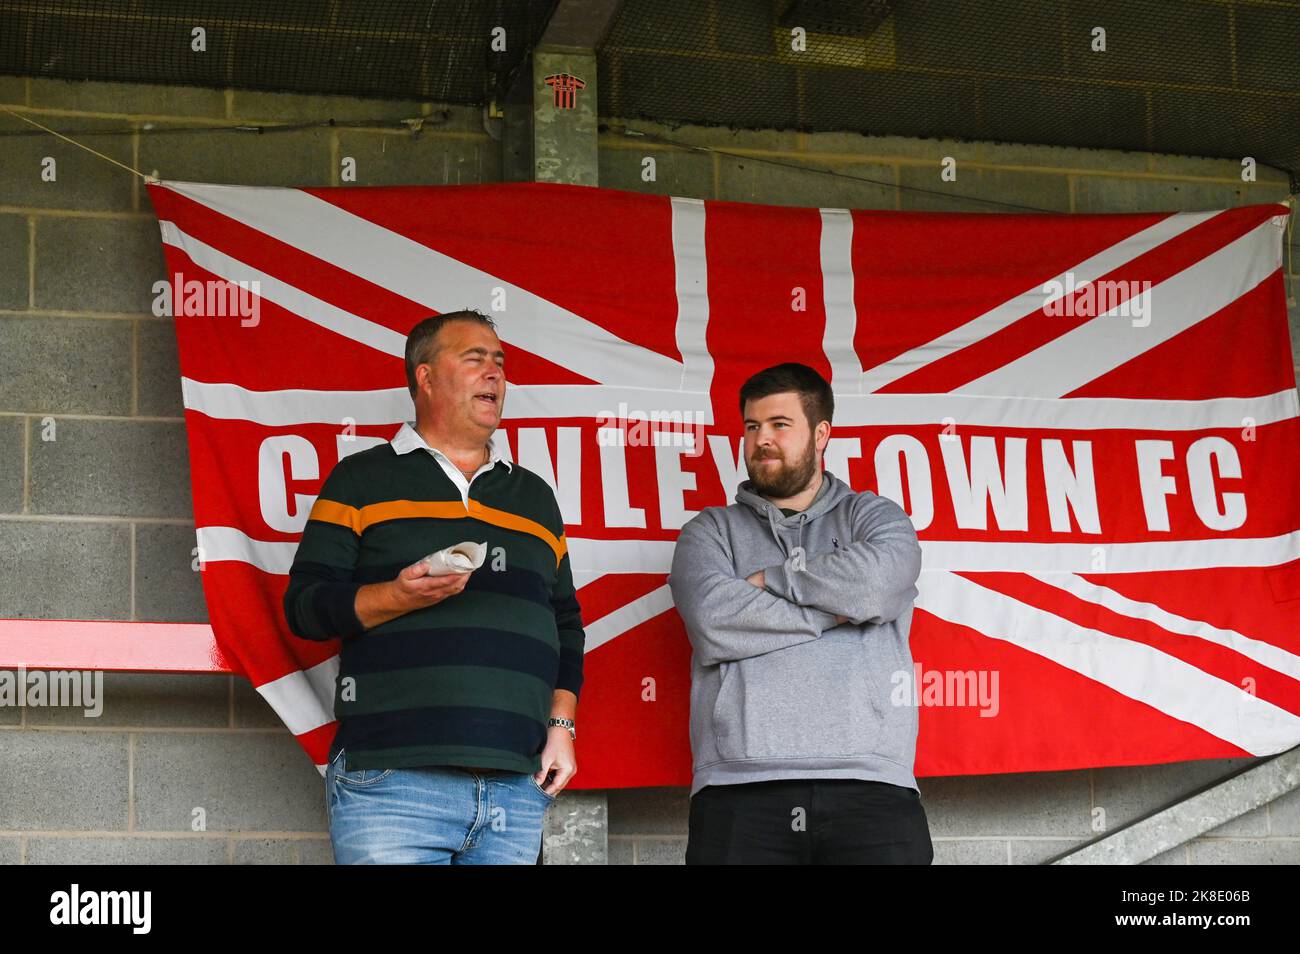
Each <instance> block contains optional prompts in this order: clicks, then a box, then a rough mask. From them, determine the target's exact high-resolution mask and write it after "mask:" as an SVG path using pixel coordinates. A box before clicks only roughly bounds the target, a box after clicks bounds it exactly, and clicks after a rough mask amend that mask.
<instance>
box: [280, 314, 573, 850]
mask: <svg viewBox="0 0 1300 954" xmlns="http://www.w3.org/2000/svg"><path fill="white" fill-rule="evenodd" d="M493 329H494V326H493V323H492V321H491V319H489V318H487V317H485V316H483V315H481V314H478V313H477V312H473V311H460V312H451V313H448V314H445V315H441V316H437V317H432V318H427V319H425V320H423V321H421V322H420V323H419V324H417V325H416V326H415V328H414V329H412V331H411V333H410V335H409V336H408V338H407V342H406V377H407V386H408V387H409V388H410V391H411V397H412V399H413V400H414V402H415V412H416V413H415V421H413V422H407V423H405V424H403V425H402V427H401V429H400V430H399V431H398V432H397V434H396V435H395V436H394V437H393V439H392V440H391V441H390V442H388V443H383V444H379V445H377V446H374V447H370V448H368V449H365V450H362V451H359V452H357V453H354V454H350V455H348V456H347V457H344V458H343V459H342V460H340V461H339V463H338V464H337V465H336V466H335V468H334V470H333V471H332V472H331V473H330V474H329V476H328V477H327V478H326V480H325V483H324V485H323V487H322V488H321V493H320V496H319V497H318V498H317V500H316V503H315V504H314V506H313V507H312V510H311V514H310V517H309V519H308V521H307V526H306V528H305V529H304V531H303V535H302V540H301V542H300V543H299V546H298V551H297V553H296V554H295V557H294V562H293V566H292V568H291V569H290V573H289V586H288V589H287V590H286V592H285V596H284V611H285V616H286V619H287V621H288V624H289V628H290V629H291V631H292V632H293V633H295V634H296V635H298V636H300V637H302V638H304V639H314V640H325V639H333V638H342V641H343V642H342V649H341V651H340V654H339V678H338V682H337V685H336V689H335V698H334V712H335V715H336V717H337V718H338V720H339V730H338V734H337V735H336V737H335V739H334V743H333V745H332V746H331V748H330V753H329V755H330V759H329V766H328V769H327V771H326V776H325V785H326V803H327V806H328V811H329V819H330V840H331V842H332V843H333V847H334V854H335V860H336V861H338V862H339V863H340V864H347V863H356V862H363V863H364V862H372V863H375V862H377V863H424V864H500V863H522V864H533V863H535V862H536V860H537V857H538V850H539V847H540V844H541V828H542V819H543V816H544V814H545V811H546V809H547V807H549V805H550V804H551V803H552V802H553V801H554V799H555V796H556V795H557V794H558V793H559V792H560V791H561V790H562V789H563V788H564V787H565V785H567V784H568V782H569V780H570V779H571V778H572V777H573V774H574V772H575V771H576V770H577V762H576V758H575V754H574V744H575V739H576V733H575V730H574V719H575V714H576V711H577V704H578V691H579V689H580V687H581V685H582V662H583V641H584V638H585V637H584V633H583V628H582V618H581V612H580V609H579V606H578V601H577V597H576V594H575V591H574V586H573V575H572V572H571V569H570V563H569V555H568V549H567V544H566V541H565V536H564V521H563V519H562V518H561V515H560V509H559V505H558V503H557V502H556V500H555V494H554V492H553V491H552V490H551V488H550V486H549V485H548V484H547V483H546V482H545V481H544V480H543V479H542V478H541V477H539V476H538V475H537V474H534V473H533V472H531V471H529V470H526V469H525V468H523V467H520V466H519V465H518V464H513V463H511V462H509V461H507V460H505V459H503V458H502V457H501V456H500V454H499V453H498V448H497V447H496V446H494V444H493V441H492V438H493V434H494V432H495V431H496V429H497V426H498V425H499V424H500V421H501V411H502V408H503V406H504V402H505V393H506V378H505V367H504V365H505V353H504V352H503V351H502V349H501V342H500V340H499V339H498V338H497V335H496V332H495V331H494V330H493ZM465 541H474V542H486V544H487V557H486V559H485V561H484V563H483V565H482V566H480V567H479V568H477V569H475V570H473V571H472V572H470V573H466V574H463V575H451V576H440V577H430V576H427V575H425V571H426V569H427V566H426V564H425V563H424V562H423V560H422V558H423V557H425V556H426V555H428V554H430V553H433V552H435V551H437V550H440V549H443V548H444V547H448V546H451V545H453V544H457V543H461V542H465Z"/></svg>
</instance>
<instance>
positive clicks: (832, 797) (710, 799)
mask: <svg viewBox="0 0 1300 954" xmlns="http://www.w3.org/2000/svg"><path fill="white" fill-rule="evenodd" d="M688 824H689V828H688V835H687V842H686V863H687V864H688V865H928V864H930V863H931V862H932V861H933V860H934V846H933V844H932V843H931V841H930V825H929V821H928V820H927V819H926V817H925V809H924V808H922V807H921V796H920V795H919V794H918V793H917V791H916V790H915V789H912V788H905V787H903V786H901V785H890V784H888V783H886V782H866V781H860V780H857V779H838V778H836V779H806V780H804V779H779V780H776V781H770V782H745V783H742V784H738V785H706V786H705V787H704V788H702V789H700V790H699V791H698V792H696V793H695V794H694V795H693V796H691V811H690V821H689V823H688Z"/></svg>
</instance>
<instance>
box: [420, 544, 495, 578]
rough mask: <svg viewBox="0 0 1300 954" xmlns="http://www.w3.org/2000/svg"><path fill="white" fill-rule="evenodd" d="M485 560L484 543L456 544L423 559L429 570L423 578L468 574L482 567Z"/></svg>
mask: <svg viewBox="0 0 1300 954" xmlns="http://www.w3.org/2000/svg"><path fill="white" fill-rule="evenodd" d="M486 558H487V544H486V543H471V542H469V541H466V542H465V543H458V544H456V545H455V546H454V547H447V549H445V550H439V551H438V552H437V553H430V554H429V555H428V556H427V557H425V558H424V559H425V561H426V562H427V563H428V565H429V569H428V570H427V571H426V572H425V574H424V575H425V576H447V575H448V574H451V573H470V572H472V571H474V570H477V569H478V568H479V567H481V566H482V565H483V561H484V559H486Z"/></svg>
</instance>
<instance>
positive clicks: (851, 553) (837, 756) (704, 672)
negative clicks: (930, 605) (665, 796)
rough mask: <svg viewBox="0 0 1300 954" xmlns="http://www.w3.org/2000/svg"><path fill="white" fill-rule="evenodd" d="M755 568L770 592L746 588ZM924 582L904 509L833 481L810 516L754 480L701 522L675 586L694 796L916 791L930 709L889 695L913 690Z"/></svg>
mask: <svg viewBox="0 0 1300 954" xmlns="http://www.w3.org/2000/svg"><path fill="white" fill-rule="evenodd" d="M757 570H763V571H764V578H765V584H766V586H765V588H762V589H760V588H759V587H756V586H754V585H753V584H752V583H749V582H747V581H746V579H745V578H746V577H747V576H749V575H750V574H751V573H754V572H755V571H757ZM920 570H921V547H920V545H919V544H918V543H917V539H916V530H915V529H914V528H913V526H912V522H911V520H910V519H909V518H908V516H907V513H906V512H905V511H904V510H903V508H902V507H900V506H898V504H896V503H894V502H893V501H892V500H890V499H888V498H887V497H880V496H877V495H876V494H873V493H871V492H870V491H864V492H862V493H856V492H855V491H854V490H853V489H852V488H851V487H849V486H848V485H847V484H845V483H844V481H842V480H839V479H838V478H836V477H835V476H834V475H833V474H831V473H830V471H822V486H821V487H820V488H819V490H818V493H817V496H816V498H815V499H814V500H813V502H812V504H811V505H810V506H809V507H808V509H807V510H805V511H803V512H802V513H797V514H794V515H793V516H790V517H786V516H784V515H782V513H781V511H780V509H779V508H778V507H776V506H775V505H773V504H771V503H769V502H768V501H767V500H765V499H764V498H763V497H760V496H759V495H758V494H757V493H756V492H755V491H754V486H753V483H752V482H750V481H748V480H746V481H745V482H743V483H742V484H741V485H740V488H739V489H738V490H737V492H736V503H734V504H732V505H730V506H727V507H707V508H705V509H704V510H702V511H701V512H700V513H699V514H697V515H696V516H695V517H693V518H692V519H691V520H690V521H689V522H688V523H687V524H686V526H684V527H683V528H682V531H681V534H680V535H679V536H678V538H677V547H676V549H675V551H674V553H673V563H672V570H671V572H670V573H669V575H668V584H669V586H670V588H671V589H672V594H673V601H674V602H675V603H676V605H677V611H678V612H679V613H680V614H681V617H682V620H683V621H684V622H685V624H686V632H687V634H688V636H689V637H690V640H691V647H692V649H693V653H692V658H691V753H692V762H693V778H692V780H691V794H692V795H694V794H695V793H696V792H698V791H699V790H700V789H701V788H703V787H704V786H706V785H725V784H731V783H738V782H757V781H762V780H766V779H778V778H803V779H807V778H855V779H868V780H873V781H882V782H889V783H891V784H894V785H903V786H906V787H908V788H916V787H917V785H916V779H915V777H914V776H913V774H912V766H913V762H914V759H915V754H916V729H917V714H916V708H915V706H913V705H892V704H891V703H890V698H891V690H893V688H894V686H895V685H897V684H898V682H899V680H900V679H907V680H911V679H913V672H912V653H911V649H910V647H909V646H908V642H907V637H908V630H909V629H910V628H911V624H912V601H913V600H914V599H915V598H916V595H917V591H916V586H915V583H916V580H917V577H918V576H919V575H920ZM836 616H844V617H847V618H848V619H849V620H850V622H848V623H844V624H837V623H836V621H835V617H836ZM895 674H901V675H895ZM909 688H910V686H909ZM912 695H913V693H911V692H908V693H907V697H908V698H909V699H910V698H911V696H912Z"/></svg>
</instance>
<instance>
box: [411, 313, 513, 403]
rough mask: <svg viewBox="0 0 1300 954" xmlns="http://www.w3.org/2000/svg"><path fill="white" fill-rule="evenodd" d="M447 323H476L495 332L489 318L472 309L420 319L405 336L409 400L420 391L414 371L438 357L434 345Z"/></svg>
mask: <svg viewBox="0 0 1300 954" xmlns="http://www.w3.org/2000/svg"><path fill="white" fill-rule="evenodd" d="M449 321H477V322H478V323H479V324H482V325H487V326H488V327H489V328H491V329H492V330H493V331H496V324H495V323H494V322H493V321H492V319H491V318H489V317H488V316H487V315H482V314H479V313H478V312H477V311H474V310H473V309H465V310H463V311H449V312H447V313H446V314H445V315H431V316H430V317H428V318H424V319H421V321H420V323H419V324H417V325H416V326H415V327H414V328H412V329H411V333H410V334H408V335H407V336H406V386H407V387H408V388H409V389H410V391H411V400H415V395H416V394H418V393H419V390H420V386H419V384H417V383H416V380H415V369H416V368H417V367H419V366H420V365H422V364H427V363H428V362H430V361H432V360H433V359H434V358H436V357H437V356H438V348H439V347H440V346H438V345H437V344H436V342H437V338H438V332H439V331H441V330H442V326H443V325H445V324H446V323H447V322H449Z"/></svg>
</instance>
